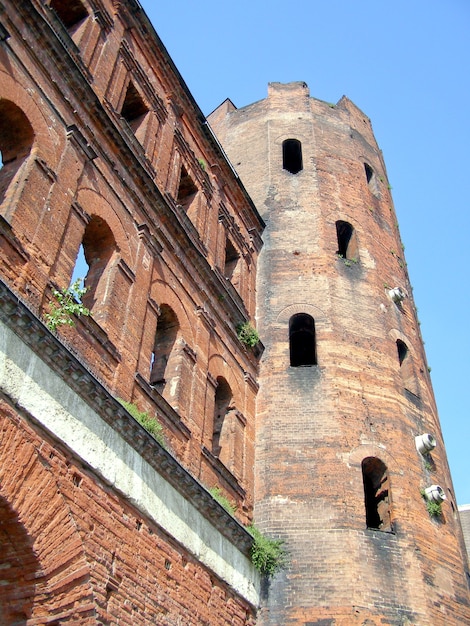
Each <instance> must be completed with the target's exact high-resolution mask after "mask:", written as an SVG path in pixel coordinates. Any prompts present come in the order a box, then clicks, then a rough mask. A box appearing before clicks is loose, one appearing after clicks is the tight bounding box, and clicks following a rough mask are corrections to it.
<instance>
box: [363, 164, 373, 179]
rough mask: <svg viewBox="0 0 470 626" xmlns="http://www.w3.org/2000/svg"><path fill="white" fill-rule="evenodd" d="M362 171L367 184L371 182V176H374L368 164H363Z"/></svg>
mask: <svg viewBox="0 0 470 626" xmlns="http://www.w3.org/2000/svg"><path fill="white" fill-rule="evenodd" d="M364 169H365V172H366V180H367V183H370V182H371V181H372V178H373V176H374V170H373V169H372V168H371V166H370V165H369V164H368V163H364Z"/></svg>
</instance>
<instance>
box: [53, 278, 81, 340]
mask: <svg viewBox="0 0 470 626" xmlns="http://www.w3.org/2000/svg"><path fill="white" fill-rule="evenodd" d="M82 283H83V279H82V278H77V280H76V281H75V282H73V283H72V284H71V285H70V287H67V288H66V289H62V290H61V291H58V290H57V289H53V290H52V295H53V296H54V298H55V302H53V303H51V304H50V308H51V310H50V313H46V315H45V316H44V318H45V320H46V326H47V327H48V328H49V330H56V329H57V327H58V326H62V325H66V326H75V321H74V319H73V316H74V315H76V316H77V317H80V315H85V316H87V315H90V311H89V310H88V309H87V308H86V307H85V306H83V304H82V298H83V296H84V295H85V293H86V292H87V289H86V287H81V286H80V285H81V284H82Z"/></svg>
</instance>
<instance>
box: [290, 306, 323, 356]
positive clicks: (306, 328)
mask: <svg viewBox="0 0 470 626" xmlns="http://www.w3.org/2000/svg"><path fill="white" fill-rule="evenodd" d="M289 351H290V364H291V367H306V366H309V365H317V351H316V339H315V321H314V319H313V317H311V316H310V315H307V314H306V313H297V314H296V315H293V316H292V317H291V318H290V320H289Z"/></svg>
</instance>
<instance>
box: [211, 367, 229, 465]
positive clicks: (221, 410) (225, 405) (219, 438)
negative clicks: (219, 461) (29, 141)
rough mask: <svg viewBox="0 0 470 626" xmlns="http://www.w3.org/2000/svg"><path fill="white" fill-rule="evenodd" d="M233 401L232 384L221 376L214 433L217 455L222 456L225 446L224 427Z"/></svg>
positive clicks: (213, 438)
mask: <svg viewBox="0 0 470 626" xmlns="http://www.w3.org/2000/svg"><path fill="white" fill-rule="evenodd" d="M231 403H232V390H231V389H230V385H229V384H228V382H227V381H226V380H225V378H222V377H221V376H219V377H218V378H217V389H216V391H215V404H214V429H213V433H212V453H213V454H214V455H215V456H220V454H221V452H222V448H223V447H224V436H223V430H224V428H223V427H224V421H225V417H226V415H227V414H228V413H229V412H230V411H231V410H232V407H231Z"/></svg>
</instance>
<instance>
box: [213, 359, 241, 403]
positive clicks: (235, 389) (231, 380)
mask: <svg viewBox="0 0 470 626" xmlns="http://www.w3.org/2000/svg"><path fill="white" fill-rule="evenodd" d="M208 369H209V373H210V375H211V376H213V378H214V380H217V378H218V377H219V376H220V377H221V378H225V380H226V381H227V383H228V384H229V386H230V389H231V390H232V394H233V403H234V404H235V406H236V407H238V408H241V407H242V406H243V394H242V390H241V388H240V384H239V382H238V380H237V378H236V376H235V375H234V373H233V369H232V367H231V366H230V364H229V363H228V362H227V361H226V360H225V359H224V357H223V356H222V355H220V354H218V353H214V354H212V355H211V356H210V357H209V363H208Z"/></svg>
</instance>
